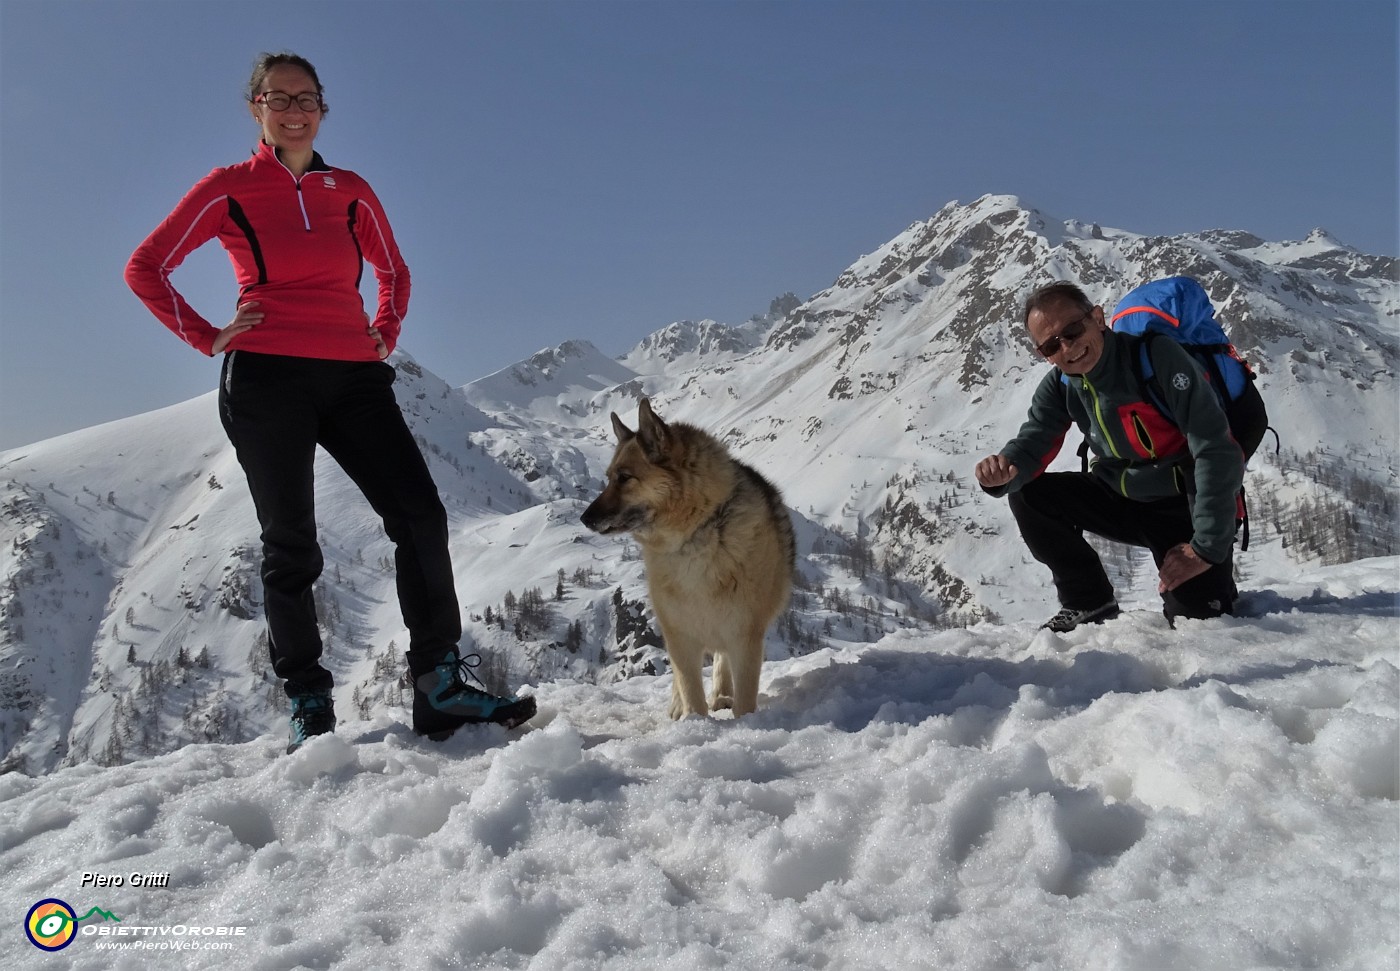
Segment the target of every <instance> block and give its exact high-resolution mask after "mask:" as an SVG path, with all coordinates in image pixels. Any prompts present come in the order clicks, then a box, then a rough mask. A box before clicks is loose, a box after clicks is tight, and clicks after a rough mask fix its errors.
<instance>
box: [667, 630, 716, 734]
mask: <svg viewBox="0 0 1400 971" xmlns="http://www.w3.org/2000/svg"><path fill="white" fill-rule="evenodd" d="M666 653H667V654H668V655H669V656H670V658H671V675H672V680H671V717H672V718H685V717H686V716H687V715H699V716H700V717H702V718H703V717H705V716H706V715H708V714H709V713H710V708H709V705H707V704H706V703H705V684H704V680H703V678H702V669H701V665H702V664H703V663H704V660H705V655H704V653H703V652H701V651H700V650H699V649H695V650H690V649H688V648H686V647H682V648H681V649H679V650H676V649H673V648H672V647H671V642H670V641H669V640H668V641H667V642H666Z"/></svg>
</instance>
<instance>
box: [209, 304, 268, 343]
mask: <svg viewBox="0 0 1400 971" xmlns="http://www.w3.org/2000/svg"><path fill="white" fill-rule="evenodd" d="M257 305H258V302H257V301H256V300H249V301H248V302H247V303H240V304H239V305H238V312H237V313H236V314H234V315H233V321H232V322H231V323H230V324H229V325H228V326H227V327H225V328H224V329H223V330H221V331H219V334H218V336H217V337H215V338H214V349H213V350H211V351H210V352H209V354H210V356H211V357H212V356H213V355H215V354H219V353H221V352H222V351H224V350H225V349H226V348H227V347H228V346H229V344H230V343H232V342H233V339H234V338H235V337H237V336H238V335H239V334H242V333H244V332H246V331H250V330H252V329H253V328H254V327H256V326H257V325H258V324H260V323H262V319H263V313H262V311H261V310H254V309H253V308H254V307H256V306H257Z"/></svg>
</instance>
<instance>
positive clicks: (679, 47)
mask: <svg viewBox="0 0 1400 971" xmlns="http://www.w3.org/2000/svg"><path fill="white" fill-rule="evenodd" d="M0 45H2V46H0V99H3V111H2V112H0V244H2V245H3V251H2V252H3V259H0V448H7V447H12V446H17V445H21V444H25V443H27V442H31V441H36V440H38V439H42V438H47V437H50V436H52V435H56V434H60V433H62V432H64V431H69V430H72V429H75V428H81V427H85V426H88V425H92V424H96V423H99V422H103V421H108V420H111V419H115V418H119V417H122V416H125V415H130V414H136V413H139V412H142V411H147V410H150V409H153V408H157V407H161V406H164V405H168V404H173V403H175V402H178V401H183V400H185V399H187V398H190V397H193V396H195V395H197V394H201V393H203V392H204V391H207V390H210V389H212V388H213V387H214V385H215V383H216V381H217V367H218V365H217V362H216V361H211V360H209V359H207V358H204V357H202V356H201V355H199V354H198V353H197V352H195V351H192V350H190V349H189V348H187V347H185V346H184V345H183V344H181V343H180V342H179V341H178V340H177V339H176V338H175V337H174V336H172V335H171V334H170V333H169V332H168V331H166V330H165V328H163V327H162V326H161V325H160V324H159V323H157V322H156V320H155V319H154V318H153V317H151V316H149V314H147V312H146V311H145V309H144V308H143V307H142V306H141V305H140V303H139V302H138V301H137V300H136V299H135V298H134V297H133V296H132V295H131V294H130V292H129V291H127V289H126V287H125V285H124V284H123V282H122V269H123V266H124V264H125V261H126V259H127V257H128V256H129V255H130V253H131V251H132V249H133V248H134V247H135V246H136V244H137V243H139V242H140V241H141V239H142V238H144V237H145V235H146V234H147V233H148V232H149V231H150V230H151V229H152V228H154V227H155V225H156V224H157V223H158V222H159V221H160V220H161V219H162V218H164V216H165V215H166V214H167V212H168V211H169V210H170V208H171V207H172V206H173V205H174V204H175V202H176V201H177V200H178V199H179V198H180V197H181V195H183V194H184V192H185V191H186V190H187V189H188V188H189V187H190V186H191V185H193V184H194V182H195V181H197V180H198V179H199V178H201V177H202V176H204V175H205V174H207V173H208V172H209V171H210V169H212V168H214V167H216V166H220V165H228V164H231V163H233V162H236V161H239V160H241V159H243V158H245V157H246V156H247V154H248V152H249V151H250V150H251V148H252V146H253V142H254V138H255V128H254V125H253V122H252V121H251V119H250V118H249V117H248V113H247V110H246V108H245V107H244V105H243V103H242V101H241V96H242V89H243V86H244V84H245V83H246V80H247V76H248V72H249V69H250V67H251V64H252V60H253V58H254V56H255V55H256V54H257V53H258V52H259V51H262V50H275V49H291V50H294V51H297V52H298V53H301V54H303V55H304V56H306V57H308V58H309V59H310V60H311V61H312V62H313V63H314V64H315V65H316V67H317V69H318V71H319V72H320V75H321V80H322V82H323V83H324V84H325V86H326V92H327V101H328V103H329V104H330V106H331V111H330V114H329V115H328V117H327V119H326V121H325V123H324V125H323V126H322V129H321V134H320V137H319V139H318V141H317V147H318V148H319V149H320V151H321V153H322V155H324V156H325V158H326V159H327V161H329V162H330V163H331V164H333V165H339V166H342V167H345V168H350V169H354V170H356V171H358V172H359V173H360V174H361V175H363V176H365V177H366V178H367V179H368V180H369V181H370V183H371V184H372V185H373V186H374V187H375V190H376V191H377V192H378V194H379V196H380V198H381V199H382V200H383V202H384V204H385V206H386V208H387V210H388V213H389V217H390V219H391V221H392V222H393V224H394V228H395V232H396V234H397V236H398V239H399V243H400V246H401V247H402V249H403V252H404V255H405V258H406V259H407V260H408V263H409V266H410V268H411V269H412V271H413V281H414V289H413V302H412V305H411V307H410V312H409V316H408V320H407V323H406V325H405V329H404V336H403V347H404V348H405V349H406V350H407V351H408V352H409V353H411V354H413V355H414V356H416V357H417V358H418V359H419V360H420V361H421V362H422V363H423V364H424V365H425V366H426V367H428V368H429V369H431V370H433V371H435V372H436V373H438V374H439V375H441V376H442V377H444V378H446V379H447V380H448V381H449V382H452V383H454V384H461V383H465V382H467V381H470V380H472V379H474V378H477V377H481V376H484V375H486V374H489V373H491V372H493V371H496V370H498V369H500V368H502V367H505V366H508V365H510V364H512V363H514V362H515V361H517V360H520V359H522V358H524V357H527V356H529V355H530V354H532V353H533V352H535V351H536V350H538V349H540V348H543V347H548V346H553V345H555V344H558V343H560V342H561V341H564V340H567V339H573V338H582V339H586V340H589V341H592V342H593V343H594V344H596V345H597V346H598V347H599V348H600V349H601V350H603V351H604V352H606V353H609V354H620V353H622V352H623V351H625V350H627V349H628V348H630V347H631V346H632V345H633V344H634V343H636V341H638V340H639V339H641V338H642V337H643V336H645V335H646V334H648V333H650V332H651V331H653V330H656V329H658V328H660V327H662V326H664V325H665V324H667V323H669V322H671V321H673V320H679V319H686V318H692V319H700V318H705V317H709V318H714V319H717V320H721V321H725V322H728V323H740V322H742V321H743V320H744V319H746V318H747V317H749V316H750V315H752V314H753V313H756V312H762V311H764V310H766V309H767V306H768V302H769V300H771V299H772V298H773V297H774V296H777V295H778V294H780V293H782V292H784V291H787V290H791V291H793V292H795V293H797V294H798V295H799V296H800V297H803V298H805V297H808V296H810V295H812V294H813V293H815V292H817V291H819V290H821V289H822V288H824V287H826V286H827V285H828V284H830V283H831V282H832V280H834V278H835V277H836V275H837V274H838V273H840V271H841V270H843V269H844V268H845V267H846V266H848V265H849V264H850V263H851V262H853V261H854V260H855V259H856V258H857V257H859V256H861V255H862V254H864V253H867V252H869V251H871V250H873V249H874V248H876V247H877V246H879V245H881V244H882V243H884V242H885V241H887V240H888V239H889V238H891V237H892V236H894V235H896V234H897V233H899V232H901V231H902V230H903V229H905V228H906V227H907V226H908V225H909V224H910V223H912V222H915V221H916V220H922V219H926V218H928V217H929V216H931V215H932V214H933V213H934V212H936V211H937V210H938V209H939V208H940V207H942V206H943V205H944V204H945V203H947V202H949V201H952V200H959V201H962V202H968V201H971V200H972V199H974V198H976V197H977V196H980V195H982V194H984V193H987V192H996V193H1008V194H1012V195H1017V196H1019V197H1020V198H1021V199H1022V201H1023V202H1024V203H1025V204H1027V205H1030V206H1034V207H1036V208H1038V209H1041V210H1042V211H1045V212H1047V213H1049V214H1051V215H1055V216H1060V217H1063V218H1075V219H1081V220H1085V221H1096V222H1099V223H1101V224H1103V225H1107V226H1113V227H1117V228H1121V229H1127V230H1131V231H1134V232H1140V233H1149V234H1165V233H1176V232H1188V231H1196V230H1203V229H1209V228H1221V227H1223V228H1231V229H1243V230H1248V231H1250V232H1253V233H1256V234H1258V235H1260V236H1263V237H1265V238H1268V239H1298V238H1301V237H1303V236H1305V235H1307V233H1308V232H1309V231H1310V230H1312V229H1313V228H1314V227H1318V226H1321V227H1325V228H1326V229H1328V230H1330V231H1331V232H1332V233H1333V234H1334V235H1336V236H1337V237H1338V238H1340V239H1341V240H1342V241H1344V242H1346V243H1349V244H1350V245H1353V246H1356V247H1357V248H1359V249H1361V250H1363V251H1365V252H1368V253H1377V254H1386V255H1396V254H1397V250H1400V243H1397V84H1398V83H1400V82H1398V81H1397V53H1396V51H1397V5H1396V3H1395V2H1394V0H1387V2H1381V3H1372V2H1365V0H1344V2H1273V0H1213V2H1189V0H1188V2H1182V0H1176V2H1155V0H1138V2H1091V0H1084V2H1069V0H1061V2H1056V0H1046V2H1036V3H1022V2H987V3H974V2H944V0H927V2H881V0H862V2H857V0H844V2H843V0H827V2H821V0H816V2H804V3H787V2H763V0H757V2H747V3H740V2H705V0H693V2H686V3H661V2H655V3H651V2H615V0H610V2H602V0H575V2H569V3H555V2H521V3H507V2H469V0H468V2H428V0H423V2H418V0H385V2H379V0H363V2H332V0H326V2H292V0H289V2H282V3H275V4H265V3H253V2H223V0H202V2H177V0H145V2H130V0H102V2H99V0H83V2H75V0H0ZM175 280H176V283H177V285H178V286H179V287H180V288H181V290H182V291H183V292H184V293H185V295H186V296H187V297H188V298H189V299H190V301H191V302H192V303H193V304H194V306H195V307H196V308H197V309H199V310H200V311H201V312H202V313H203V314H204V315H205V316H207V317H209V318H210V319H211V320H213V321H215V322H216V323H220V324H222V323H226V322H227V319H228V318H229V317H231V308H232V301H233V297H234V287H233V281H232V273H231V271H230V269H229V266H228V262H227V259H226V258H225V256H224V255H223V253H222V251H221V250H220V249H219V248H218V245H217V243H211V244H209V245H208V246H206V247H205V248H204V250H202V251H200V252H199V253H197V254H196V255H195V256H194V257H193V258H191V260H189V261H188V262H187V263H186V264H185V266H184V267H183V268H182V269H181V270H180V271H178V272H177V273H176V276H175Z"/></svg>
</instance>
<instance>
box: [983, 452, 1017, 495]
mask: <svg viewBox="0 0 1400 971" xmlns="http://www.w3.org/2000/svg"><path fill="white" fill-rule="evenodd" d="M973 471H974V473H975V474H976V476H977V481H978V483H979V484H980V485H982V486H983V487H984V488H987V489H995V488H996V487H997V486H1004V485H1006V483H1008V482H1010V481H1011V480H1012V479H1014V478H1016V466H1014V465H1012V464H1011V460H1010V459H1008V458H1007V457H1006V456H1005V455H988V456H987V457H986V458H984V459H983V460H982V461H980V462H978V463H977V468H976V469H975V470H973Z"/></svg>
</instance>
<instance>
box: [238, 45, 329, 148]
mask: <svg viewBox="0 0 1400 971" xmlns="http://www.w3.org/2000/svg"><path fill="white" fill-rule="evenodd" d="M274 92H275V93H280V94H285V95H287V96H288V97H290V98H291V99H292V102H291V104H289V105H288V106H287V107H286V108H284V109H283V110H282V111H273V110H272V109H271V108H269V107H268V106H267V105H265V104H263V103H262V102H261V101H260V100H258V99H261V98H262V97H263V96H264V95H268V94H272V93H274ZM307 94H310V95H313V96H316V97H317V99H318V101H319V97H320V95H319V92H318V91H317V90H316V80H315V79H314V78H313V77H312V76H311V75H309V74H307V73H306V72H305V71H304V70H302V69H301V68H299V67H297V66H296V65H295V64H278V65H277V66H276V67H274V68H272V69H270V70H269V71H268V72H267V76H266V77H265V78H263V83H262V85H261V87H260V89H259V91H258V94H257V98H256V99H255V100H254V102H253V118H254V119H256V120H257V122H258V123H259V124H260V125H262V137H263V141H265V142H267V143H268V144H269V145H272V146H273V147H275V148H280V149H283V150H285V151H291V152H301V151H307V150H310V148H311V143H312V142H314V141H315V140H316V133H317V132H318V131H319V130H320V128H321V109H320V108H319V107H317V108H316V109H315V110H313V111H307V110H305V109H304V108H302V107H301V106H300V105H298V104H297V100H296V99H297V98H298V97H299V96H302V95H307Z"/></svg>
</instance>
